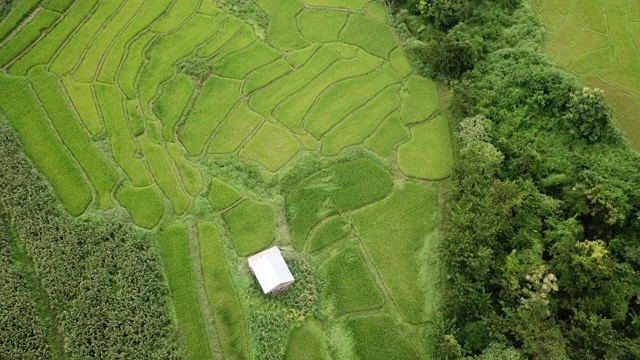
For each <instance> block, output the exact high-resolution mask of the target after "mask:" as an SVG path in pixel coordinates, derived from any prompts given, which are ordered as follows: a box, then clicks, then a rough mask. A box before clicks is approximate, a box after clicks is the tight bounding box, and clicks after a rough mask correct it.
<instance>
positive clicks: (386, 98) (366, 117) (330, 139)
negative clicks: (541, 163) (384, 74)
mask: <svg viewBox="0 0 640 360" xmlns="http://www.w3.org/2000/svg"><path fill="white" fill-rule="evenodd" d="M398 89H400V86H399V85H393V86H390V87H388V88H386V89H384V90H383V91H382V92H380V94H378V95H376V97H374V98H373V99H371V101H369V102H368V103H366V104H365V105H363V106H362V107H360V108H359V109H357V110H355V111H354V112H352V113H351V114H349V116H347V117H346V118H345V119H344V120H342V121H341V122H340V123H338V124H337V125H336V126H335V127H334V128H332V129H331V130H330V131H329V132H328V133H327V134H326V135H325V136H324V138H323V139H322V154H323V155H328V156H332V155H337V154H338V153H339V152H340V150H342V149H344V148H345V147H347V146H350V145H355V144H359V143H361V142H362V141H364V140H365V139H366V138H367V137H368V136H370V135H371V134H372V133H373V132H374V131H375V129H376V128H377V127H378V125H380V123H381V122H382V121H383V120H384V118H386V117H387V116H388V115H389V114H390V113H391V112H393V111H396V109H397V108H398V104H399V103H400V99H399V98H398Z"/></svg>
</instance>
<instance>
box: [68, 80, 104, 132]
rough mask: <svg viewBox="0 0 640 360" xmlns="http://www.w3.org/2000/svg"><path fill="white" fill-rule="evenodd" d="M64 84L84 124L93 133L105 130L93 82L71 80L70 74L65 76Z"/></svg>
mask: <svg viewBox="0 0 640 360" xmlns="http://www.w3.org/2000/svg"><path fill="white" fill-rule="evenodd" d="M62 84H63V85H64V88H65V90H66V91H67V95H69V98H71V102H72V103H73V106H74V107H75V109H76V111H77V112H78V114H79V115H80V119H81V120H82V123H83V124H84V126H85V127H86V128H87V130H89V132H90V133H91V135H94V136H95V135H100V134H101V133H102V131H103V128H102V122H101V121H100V116H99V115H98V109H97V108H96V103H95V101H94V99H93V90H91V84H84V83H77V82H75V81H73V80H71V77H70V76H65V77H63V78H62Z"/></svg>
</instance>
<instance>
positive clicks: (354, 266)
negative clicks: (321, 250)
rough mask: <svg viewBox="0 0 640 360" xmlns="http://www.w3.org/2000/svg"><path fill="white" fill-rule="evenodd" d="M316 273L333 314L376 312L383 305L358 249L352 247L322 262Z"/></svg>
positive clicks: (380, 294)
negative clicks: (333, 310)
mask: <svg viewBox="0 0 640 360" xmlns="http://www.w3.org/2000/svg"><path fill="white" fill-rule="evenodd" d="M318 272H319V273H320V277H321V279H322V285H323V286H322V294H323V295H326V296H327V297H328V298H329V299H331V300H330V301H331V302H332V304H333V308H334V309H335V313H336V315H344V314H348V313H351V312H355V311H362V310H369V309H375V308H378V307H380V306H382V304H383V303H384V297H383V296H382V293H381V292H380V289H378V287H377V286H376V284H375V282H374V281H373V278H372V277H371V273H370V272H369V269H368V268H367V265H366V264H365V260H364V258H363V257H362V254H361V253H360V249H359V248H358V247H357V246H355V245H353V244H351V245H348V246H346V247H343V248H342V249H341V250H340V251H339V252H338V253H337V254H335V255H333V256H331V257H330V258H329V259H328V260H326V261H325V262H324V263H322V265H321V266H320V269H319V270H318Z"/></svg>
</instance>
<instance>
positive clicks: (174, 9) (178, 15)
mask: <svg viewBox="0 0 640 360" xmlns="http://www.w3.org/2000/svg"><path fill="white" fill-rule="evenodd" d="M199 4H200V0H181V1H180V2H177V1H176V2H174V3H173V5H172V6H171V8H169V10H168V11H167V12H166V13H164V16H162V18H161V19H160V20H159V21H158V22H157V23H155V24H153V27H152V28H151V31H153V32H155V33H166V32H169V31H171V30H173V29H175V28H177V27H178V26H180V24H182V23H183V22H185V21H187V19H189V16H191V15H192V14H193V13H194V12H196V10H197V9H198V5H199Z"/></svg>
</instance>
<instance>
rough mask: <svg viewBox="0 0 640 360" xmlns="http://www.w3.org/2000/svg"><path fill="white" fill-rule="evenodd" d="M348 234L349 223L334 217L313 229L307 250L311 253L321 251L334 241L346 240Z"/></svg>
mask: <svg viewBox="0 0 640 360" xmlns="http://www.w3.org/2000/svg"><path fill="white" fill-rule="evenodd" d="M349 234H351V225H350V224H349V222H348V221H347V220H346V219H345V218H344V217H342V216H334V217H332V218H330V219H328V220H327V221H324V222H322V223H320V224H319V225H318V226H317V227H316V228H315V230H314V231H313V232H312V233H311V237H310V239H309V240H308V245H307V249H308V250H309V251H311V252H313V251H318V250H321V249H323V248H324V247H325V246H327V245H329V244H331V243H333V242H335V241H338V240H342V239H345V238H347V237H348V236H349Z"/></svg>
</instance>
